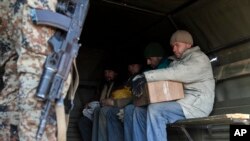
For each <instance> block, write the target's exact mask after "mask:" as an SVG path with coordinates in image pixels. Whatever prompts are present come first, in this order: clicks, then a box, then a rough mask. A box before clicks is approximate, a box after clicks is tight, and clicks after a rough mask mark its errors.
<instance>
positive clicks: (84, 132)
mask: <svg viewBox="0 0 250 141" xmlns="http://www.w3.org/2000/svg"><path fill="white" fill-rule="evenodd" d="M92 124H93V123H92V121H91V120H90V119H89V118H87V117H86V116H83V117H81V118H80V120H79V122H78V127H79V130H80V134H81V136H82V139H83V141H91V135H92Z"/></svg>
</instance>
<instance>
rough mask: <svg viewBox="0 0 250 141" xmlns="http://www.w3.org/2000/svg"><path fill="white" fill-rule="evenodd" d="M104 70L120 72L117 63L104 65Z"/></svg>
mask: <svg viewBox="0 0 250 141" xmlns="http://www.w3.org/2000/svg"><path fill="white" fill-rule="evenodd" d="M104 70H112V71H114V72H116V73H118V72H119V69H118V66H117V64H115V63H107V64H105V65H104Z"/></svg>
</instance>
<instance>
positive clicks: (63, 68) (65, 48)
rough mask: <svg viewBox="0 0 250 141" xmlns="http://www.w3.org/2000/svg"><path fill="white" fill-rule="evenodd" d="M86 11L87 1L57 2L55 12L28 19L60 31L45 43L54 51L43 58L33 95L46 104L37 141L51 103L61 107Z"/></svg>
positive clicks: (35, 12) (34, 11)
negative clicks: (35, 92) (40, 75)
mask: <svg viewBox="0 0 250 141" xmlns="http://www.w3.org/2000/svg"><path fill="white" fill-rule="evenodd" d="M88 7H89V0H70V1H69V2H67V3H65V2H64V3H63V2H62V3H60V2H59V3H58V4H57V8H56V11H57V12H53V11H50V10H41V9H32V11H31V18H32V21H33V22H34V23H35V24H39V25H49V26H52V27H55V28H57V29H59V30H58V31H57V32H56V33H55V34H54V36H52V37H51V38H50V40H49V41H48V43H49V44H50V45H51V46H52V47H53V49H54V51H53V52H52V53H51V54H50V55H48V56H47V58H46V61H45V68H44V70H43V73H42V77H41V80H40V82H39V85H38V89H37V94H36V96H37V97H38V98H39V99H41V100H44V101H45V106H44V109H43V110H42V114H41V118H40V125H39V127H38V131H37V139H39V140H40V139H41V137H42V135H43V133H44V130H45V127H46V123H47V118H48V115H49V112H50V109H51V107H52V103H56V104H57V105H63V104H64V97H63V96H62V90H63V86H64V82H65V81H66V79H67V78H68V75H69V72H70V69H71V66H72V62H73V60H74V59H75V58H76V56H77V53H78V50H79V48H80V45H79V44H78V41H79V40H80V35H81V31H82V27H83V23H84V21H85V18H86V15H87V12H88Z"/></svg>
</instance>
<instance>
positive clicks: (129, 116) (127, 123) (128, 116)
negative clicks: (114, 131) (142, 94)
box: [124, 104, 135, 141]
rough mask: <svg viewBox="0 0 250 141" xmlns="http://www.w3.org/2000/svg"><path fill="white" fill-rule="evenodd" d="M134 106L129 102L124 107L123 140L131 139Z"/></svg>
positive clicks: (128, 140) (130, 140)
mask: <svg viewBox="0 0 250 141" xmlns="http://www.w3.org/2000/svg"><path fill="white" fill-rule="evenodd" d="M134 109H135V106H134V105H132V104H130V105H128V106H126V107H125V108H124V141H132V140H133V134H134V133H133V114H134Z"/></svg>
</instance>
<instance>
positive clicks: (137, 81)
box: [132, 74, 147, 97]
mask: <svg viewBox="0 0 250 141" xmlns="http://www.w3.org/2000/svg"><path fill="white" fill-rule="evenodd" d="M146 82H147V81H146V78H145V76H144V75H143V74H139V75H136V76H135V77H134V78H133V80H132V94H133V95H135V96H136V97H140V96H141V95H142V94H143V92H144V88H145V84H146Z"/></svg>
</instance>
